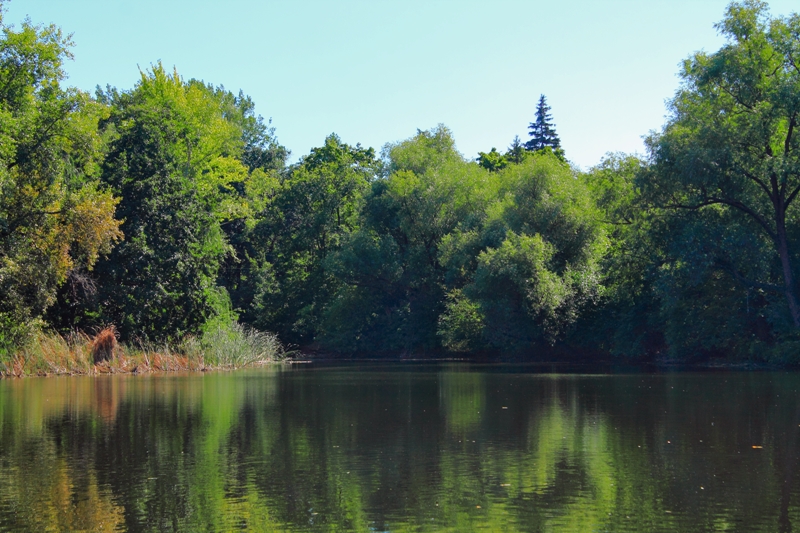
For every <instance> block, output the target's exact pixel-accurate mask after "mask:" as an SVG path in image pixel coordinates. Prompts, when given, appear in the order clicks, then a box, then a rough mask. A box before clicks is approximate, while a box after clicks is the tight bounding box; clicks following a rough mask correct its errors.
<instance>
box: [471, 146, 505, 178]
mask: <svg viewBox="0 0 800 533" xmlns="http://www.w3.org/2000/svg"><path fill="white" fill-rule="evenodd" d="M477 161H478V164H479V165H480V166H482V167H483V168H485V169H486V170H489V171H491V172H497V171H498V170H502V169H504V168H505V167H506V166H507V165H508V160H507V159H506V156H504V155H503V154H501V153H500V152H498V151H497V149H496V148H494V147H492V149H491V151H489V152H478V159H477Z"/></svg>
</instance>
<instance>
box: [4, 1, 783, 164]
mask: <svg viewBox="0 0 800 533" xmlns="http://www.w3.org/2000/svg"><path fill="white" fill-rule="evenodd" d="M796 1H797V0H773V1H771V2H769V4H770V7H771V13H772V14H773V15H776V16H780V15H787V14H789V13H790V12H792V11H798V9H799V7H798V5H797V3H796ZM727 3H728V2H727V0H561V1H558V2H554V1H552V0H551V1H546V2H545V1H539V0H493V1H491V2H489V1H480V2H478V1H473V0H424V1H418V0H368V1H357V0H338V1H321V0H316V1H315V0H226V1H225V2H220V1H217V0H215V1H206V0H158V1H154V0H138V1H121V0H11V1H10V2H8V3H7V4H6V14H5V15H4V23H6V24H13V23H15V22H17V23H18V22H20V21H22V20H23V19H24V18H25V17H26V16H29V17H30V20H31V22H33V23H35V24H39V23H41V24H50V23H53V24H56V25H58V26H60V27H61V28H62V30H63V31H64V32H65V33H71V34H72V36H73V40H74V42H75V46H74V48H73V53H74V55H75V59H74V60H73V61H70V62H68V63H67V64H66V70H67V72H68V74H69V78H68V80H67V81H66V84H68V85H72V86H75V87H78V88H80V89H84V90H89V91H93V90H94V88H95V87H96V86H97V85H101V86H103V87H105V86H106V85H107V84H109V85H111V86H114V87H117V88H119V89H130V88H132V87H133V86H134V84H135V83H136V81H137V79H138V78H139V69H140V68H141V69H147V68H149V67H150V65H152V64H154V63H156V62H158V61H161V62H162V63H163V65H164V66H165V67H167V68H169V69H172V68H173V67H174V68H176V69H177V71H178V73H179V74H180V75H181V76H183V77H184V78H185V79H187V80H188V79H190V78H197V79H202V80H204V81H205V82H208V83H213V84H214V85H224V86H225V88H227V89H229V90H232V91H234V92H238V91H239V90H240V89H241V90H243V91H244V92H245V93H246V94H248V95H250V96H251V97H252V98H253V100H254V102H255V104H256V112H257V113H258V114H260V115H263V116H264V117H265V118H267V119H268V118H271V119H272V125H273V126H274V127H275V128H276V135H277V137H278V140H279V141H280V142H281V144H283V145H284V146H286V147H287V148H289V149H290V150H291V151H292V160H296V159H297V158H298V157H300V156H302V155H304V154H307V153H308V151H309V150H310V149H311V148H312V147H314V146H320V145H321V144H322V143H323V142H324V139H325V137H327V136H328V135H329V134H330V133H336V134H338V135H339V136H340V137H341V138H342V140H343V141H344V142H347V143H349V144H355V143H361V144H362V145H364V146H372V147H374V148H375V149H376V150H380V148H381V147H382V146H383V145H384V144H386V143H387V142H396V141H400V140H403V139H406V138H409V137H411V136H413V135H414V134H415V133H416V131H417V129H423V130H425V129H430V128H432V127H434V126H436V125H437V124H440V123H441V124H445V125H446V126H447V127H449V128H450V129H451V130H452V131H453V134H454V137H455V140H456V145H457V147H458V149H459V151H460V152H461V153H462V154H464V156H465V157H468V158H474V157H477V154H478V152H479V151H489V150H490V149H491V148H492V147H497V148H498V149H499V150H501V151H502V150H505V148H507V147H508V145H509V144H510V143H511V141H512V139H513V138H514V136H515V135H519V136H520V138H521V139H522V140H523V141H525V140H526V139H527V138H528V129H527V128H528V124H529V123H530V122H532V121H533V120H534V118H535V113H536V104H537V102H538V99H539V95H540V94H544V95H545V96H546V98H547V102H548V104H549V105H550V106H551V108H552V110H551V114H552V117H553V122H554V124H555V126H556V131H557V133H558V134H559V136H560V137H561V143H562V146H563V148H564V150H565V152H566V156H567V158H568V159H569V160H571V161H572V162H573V163H575V164H577V165H579V166H580V167H582V168H584V169H586V168H589V167H591V166H593V165H596V164H598V163H599V162H600V161H601V159H602V157H603V156H604V154H606V153H608V152H620V151H621V152H628V153H640V154H641V153H644V145H643V142H642V138H643V136H644V135H646V134H647V133H648V132H649V131H651V130H658V129H659V128H660V127H661V126H662V125H663V124H664V122H665V118H666V115H667V107H666V102H667V101H668V100H669V99H670V98H671V96H672V95H673V94H674V93H675V90H676V89H677V88H678V86H679V82H680V79H679V77H678V75H677V74H678V71H679V68H680V64H681V62H682V61H683V60H684V59H685V58H687V57H689V55H690V54H692V53H693V52H695V51H700V50H705V51H707V52H713V51H715V50H717V49H719V47H720V46H721V45H722V44H723V43H724V40H723V38H721V37H720V36H719V35H718V34H717V32H716V30H715V29H714V24H715V23H716V22H718V21H719V20H720V19H722V17H723V16H724V13H725V8H726V5H727Z"/></svg>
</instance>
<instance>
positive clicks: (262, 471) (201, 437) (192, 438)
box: [0, 364, 800, 532]
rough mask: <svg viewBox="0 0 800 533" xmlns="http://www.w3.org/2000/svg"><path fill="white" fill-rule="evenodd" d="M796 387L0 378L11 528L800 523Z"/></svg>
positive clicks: (2, 498)
mask: <svg viewBox="0 0 800 533" xmlns="http://www.w3.org/2000/svg"><path fill="white" fill-rule="evenodd" d="M578 372H580V371H578ZM799 390H800V374H796V373H780V372H758V373H745V372H715V373H685V372H684V373H677V372H676V373H661V374H647V373H623V374H595V373H591V372H586V371H583V373H576V372H575V371H573V372H572V373H564V372H561V373H558V372H542V369H541V368H538V367H525V366H469V365H460V364H428V365H410V364H405V365H401V364H384V365H375V364H370V365H366V364H361V365H336V366H322V365H318V364H310V365H294V366H291V367H288V366H284V367H273V368H265V369H260V370H255V371H243V372H232V373H209V374H194V375H184V376H175V375H156V376H99V377H69V378H30V379H28V378H26V379H20V380H3V381H0V530H2V531H47V530H52V531H76V530H87V531H114V530H126V531H229V530H238V529H241V530H251V531H481V530H484V531H681V532H686V531H791V530H792V528H794V529H795V530H798V529H800V505H798V503H800V479H799V478H800V472H798V458H799V457H800V396H798V391H799Z"/></svg>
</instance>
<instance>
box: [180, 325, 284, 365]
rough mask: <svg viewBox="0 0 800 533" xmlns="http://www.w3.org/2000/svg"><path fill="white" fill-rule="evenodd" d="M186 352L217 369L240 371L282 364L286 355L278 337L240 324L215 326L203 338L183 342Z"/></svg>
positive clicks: (191, 338)
mask: <svg viewBox="0 0 800 533" xmlns="http://www.w3.org/2000/svg"><path fill="white" fill-rule="evenodd" d="M183 350H184V352H185V353H186V354H187V355H188V356H189V357H190V358H198V357H201V358H202V360H203V362H204V363H205V364H207V365H209V366H212V367H217V368H241V367H243V366H252V365H257V364H264V363H270V362H275V361H279V360H282V359H284V358H285V352H284V350H283V346H282V345H281V343H280V341H279V340H278V337H277V336H276V335H274V334H272V333H265V332H263V331H257V330H254V329H252V328H249V327H247V326H243V325H241V324H239V323H234V324H232V325H231V326H228V327H216V328H214V329H212V330H210V331H207V332H206V333H205V334H204V335H203V336H202V337H200V338H197V337H189V338H187V339H185V340H184V343H183Z"/></svg>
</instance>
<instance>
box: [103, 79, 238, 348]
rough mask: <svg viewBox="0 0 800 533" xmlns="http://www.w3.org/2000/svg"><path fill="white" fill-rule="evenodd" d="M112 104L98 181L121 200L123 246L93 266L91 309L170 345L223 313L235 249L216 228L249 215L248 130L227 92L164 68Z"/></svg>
mask: <svg viewBox="0 0 800 533" xmlns="http://www.w3.org/2000/svg"><path fill="white" fill-rule="evenodd" d="M100 96H101V97H103V99H104V100H106V101H108V102H110V104H111V114H110V116H109V118H108V120H107V121H105V123H104V124H103V128H104V131H105V132H106V134H107V135H108V137H109V138H110V141H109V145H108V153H107V155H106V158H105V160H104V162H103V165H102V179H103V181H104V182H105V183H107V184H108V185H109V186H110V187H112V188H113V190H114V191H115V193H116V194H117V195H118V196H119V197H120V203H119V208H118V210H119V216H120V217H121V218H123V219H124V223H123V225H122V230H123V231H124V233H125V235H126V237H127V238H126V240H125V242H123V243H122V244H121V245H119V246H118V247H117V248H115V249H114V251H113V252H112V253H111V255H110V256H109V257H108V259H106V260H104V261H102V262H101V263H100V264H99V265H98V267H97V273H96V279H97V285H98V296H97V300H96V302H95V303H96V307H95V308H94V309H90V311H91V312H92V313H94V314H95V315H98V316H99V317H100V318H101V319H102V320H104V321H109V322H113V323H114V324H116V325H117V327H118V328H119V330H120V333H121V334H122V336H123V338H131V337H141V338H146V339H151V340H158V341H161V340H173V339H177V338H180V337H181V336H183V335H185V334H189V333H195V332H198V331H199V330H200V329H201V327H202V326H203V325H204V324H205V323H206V322H207V321H208V320H209V319H213V318H214V317H215V316H216V315H217V314H219V313H222V312H224V311H225V309H226V307H227V305H226V300H227V295H226V294H225V292H224V290H223V289H221V288H219V287H218V286H217V275H218V271H219V267H220V262H221V260H222V258H223V257H224V256H225V255H226V254H228V253H229V252H230V249H229V247H228V246H227V242H226V240H225V236H224V233H223V231H222V229H221V227H220V225H221V224H222V223H223V222H225V221H228V220H231V219H233V218H238V217H241V216H245V215H246V214H247V212H248V205H247V202H246V201H245V200H244V199H243V198H242V195H241V194H240V192H239V189H241V188H246V187H247V183H248V169H247V167H245V166H244V164H243V163H242V162H241V153H242V147H243V144H244V143H243V140H242V127H241V125H240V124H237V122H236V120H235V116H234V117H231V115H230V113H227V111H231V110H230V108H229V104H231V99H230V98H228V95H227V93H225V92H224V91H217V90H215V89H214V88H213V87H210V86H207V85H205V84H203V83H201V82H197V81H194V80H190V81H188V82H186V81H184V80H183V79H182V78H181V77H180V76H179V75H178V74H177V72H173V73H171V74H170V73H168V72H166V71H165V70H164V68H163V67H162V66H161V65H160V64H158V65H155V66H154V67H153V68H152V69H151V70H150V71H148V72H142V73H141V78H140V80H139V82H138V83H137V85H136V87H135V88H134V89H133V90H131V91H127V92H117V91H111V94H107V95H105V96H103V95H100Z"/></svg>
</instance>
